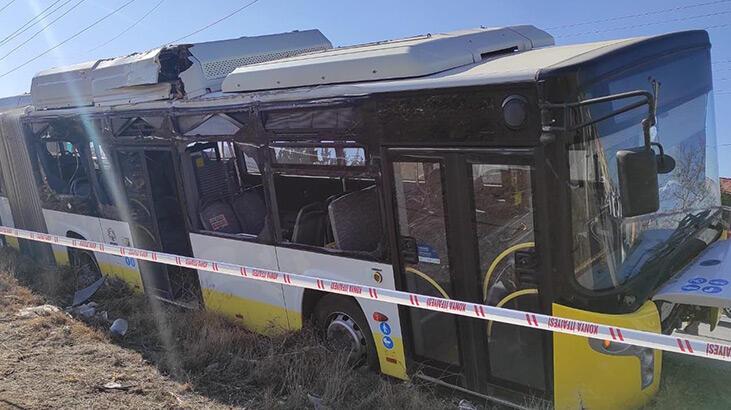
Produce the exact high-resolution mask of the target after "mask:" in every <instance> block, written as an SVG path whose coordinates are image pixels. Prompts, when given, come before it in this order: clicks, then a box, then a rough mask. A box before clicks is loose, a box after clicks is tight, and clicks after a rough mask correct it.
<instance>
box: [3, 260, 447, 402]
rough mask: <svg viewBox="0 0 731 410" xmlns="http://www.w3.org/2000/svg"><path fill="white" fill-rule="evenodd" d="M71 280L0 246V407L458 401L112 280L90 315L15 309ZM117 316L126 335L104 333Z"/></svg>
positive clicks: (310, 342)
mask: <svg viewBox="0 0 731 410" xmlns="http://www.w3.org/2000/svg"><path fill="white" fill-rule="evenodd" d="M73 276H74V275H73V272H71V271H70V269H60V270H44V269H40V268H38V267H37V266H35V265H34V264H33V263H31V262H29V261H27V260H25V259H23V258H22V257H19V256H18V255H17V254H15V253H14V252H10V251H7V250H0V409H3V408H10V409H21V408H22V409H25V408H28V409H43V408H115V409H116V408H257V409H258V408H283V409H287V408H297V409H299V408H316V409H328V408H333V409H334V408H406V409H430V408H434V409H436V408H457V407H458V403H459V400H460V399H459V398H458V397H449V396H445V394H444V393H443V392H441V393H440V394H439V395H438V394H437V392H435V391H434V390H433V387H430V386H425V385H417V384H415V383H407V382H401V381H397V380H394V379H390V378H387V377H383V376H380V375H378V374H376V373H374V372H371V371H368V370H367V369H351V368H350V367H349V366H348V365H347V363H346V358H344V357H340V356H339V355H337V354H334V353H332V352H330V351H328V350H326V349H325V348H324V347H323V346H322V345H321V344H320V343H319V339H318V338H317V337H316V336H315V335H314V334H313V332H311V331H304V332H299V333H297V334H290V335H285V336H282V337H278V338H265V337H261V336H258V335H255V334H252V333H249V332H247V331H245V330H244V329H242V328H241V327H240V326H237V325H235V324H233V323H230V322H228V321H227V320H225V319H223V318H221V317H219V316H216V315H213V314H209V313H206V312H192V311H183V310H180V309H178V308H176V307H171V306H169V305H161V304H159V303H154V301H151V300H148V299H147V298H146V297H145V296H142V295H134V294H131V293H130V292H129V291H128V290H127V289H126V288H125V287H123V286H121V285H119V284H114V283H111V284H108V285H106V286H104V287H102V288H101V289H100V290H99V292H97V294H96V295H94V297H93V300H94V301H95V302H96V303H98V305H97V306H96V309H95V310H96V314H95V315H93V316H92V317H91V318H84V319H83V320H81V317H80V316H79V315H78V314H75V315H73V316H72V315H70V314H68V313H66V312H64V311H63V310H60V311H58V312H41V313H40V314H35V313H30V314H27V315H26V316H19V315H18V313H19V312H21V311H22V310H23V309H24V308H27V307H37V306H41V305H44V304H50V305H53V306H58V307H60V308H61V309H63V307H65V306H68V305H70V297H71V295H72V289H71V288H70V286H73V285H71V284H73V282H74V278H73ZM30 289H33V290H32V291H31V290H30ZM41 295H43V296H41ZM49 309H50V308H49ZM104 312H106V313H104ZM120 317H121V318H125V319H126V320H128V322H129V331H128V333H127V334H126V335H125V336H124V337H121V338H120V337H112V336H111V335H110V332H109V330H108V328H109V325H110V323H111V321H112V320H114V319H116V318H120ZM109 383H116V384H114V385H109ZM105 385H106V387H105Z"/></svg>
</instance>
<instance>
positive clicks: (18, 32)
mask: <svg viewBox="0 0 731 410" xmlns="http://www.w3.org/2000/svg"><path fill="white" fill-rule="evenodd" d="M71 1H73V0H66V2H64V3H63V4H61V5H60V6H58V7H56V8H55V9H53V10H52V11H51V12H49V13H48V14H46V12H47V11H48V10H49V9H50V8H51V7H53V6H55V5H56V4H58V3H60V2H61V0H56V1H54V2H53V3H51V4H50V5H49V6H48V7H46V8H45V9H43V11H41V12H40V13H38V14H37V15H36V16H35V17H33V18H32V19H30V20H28V21H26V22H25V24H23V25H22V26H20V27H18V28H17V29H16V30H15V31H13V32H12V33H10V34H8V35H7V36H5V37H4V38H3V39H2V40H0V46H1V45H3V44H5V43H7V42H9V41H11V40H13V39H15V38H16V37H18V36H19V35H21V34H23V33H25V32H26V31H28V30H29V29H30V28H31V27H33V26H34V25H36V24H38V23H40V22H42V21H43V20H44V19H46V18H48V17H49V16H51V15H52V14H53V13H55V12H57V11H58V10H60V9H61V8H63V7H64V6H65V5H67V4H69V3H71Z"/></svg>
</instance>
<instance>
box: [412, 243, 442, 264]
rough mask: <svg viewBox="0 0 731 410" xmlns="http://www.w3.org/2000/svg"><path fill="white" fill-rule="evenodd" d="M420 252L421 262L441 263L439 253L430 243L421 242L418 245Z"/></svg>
mask: <svg viewBox="0 0 731 410" xmlns="http://www.w3.org/2000/svg"><path fill="white" fill-rule="evenodd" d="M416 248H417V250H418V252H419V262H424V263H433V264H436V265H438V264H440V263H441V262H442V261H441V260H440V259H439V254H438V253H437V251H435V250H434V248H432V247H431V246H429V245H425V244H420V245H418V246H417V247H416Z"/></svg>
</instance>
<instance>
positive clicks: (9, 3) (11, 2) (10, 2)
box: [0, 0, 16, 12]
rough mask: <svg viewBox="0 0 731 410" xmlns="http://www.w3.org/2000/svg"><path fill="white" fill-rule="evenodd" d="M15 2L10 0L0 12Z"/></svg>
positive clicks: (0, 8)
mask: <svg viewBox="0 0 731 410" xmlns="http://www.w3.org/2000/svg"><path fill="white" fill-rule="evenodd" d="M15 1H16V0H10V1H9V2H8V3H7V4H6V5H4V6H2V7H0V12H2V11H3V10H5V9H6V8H8V7H10V5H12V4H13V3H15Z"/></svg>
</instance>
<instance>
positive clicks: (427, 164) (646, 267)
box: [0, 26, 727, 408]
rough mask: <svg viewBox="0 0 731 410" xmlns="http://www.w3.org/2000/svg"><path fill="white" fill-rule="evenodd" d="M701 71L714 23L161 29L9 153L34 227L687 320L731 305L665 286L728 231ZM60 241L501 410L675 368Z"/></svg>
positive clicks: (209, 304)
mask: <svg viewBox="0 0 731 410" xmlns="http://www.w3.org/2000/svg"><path fill="white" fill-rule="evenodd" d="M710 61H711V60H710V42H709V38H708V34H707V33H706V32H705V31H686V32H678V33H670V34H665V35H658V36H651V37H639V38H628V39H620V40H609V41H602V42H595V43H588V44H572V45H563V46H556V45H555V44H554V39H553V37H552V36H551V35H550V34H548V33H547V32H545V31H543V30H540V29H538V28H535V27H533V26H511V27H504V28H479V29H470V30H462V31H457V32H452V33H442V34H427V35H421V36H416V37H410V38H405V39H398V40H389V41H383V42H376V43H370V44H362V45H356V46H349V47H337V48H334V47H333V46H332V44H331V43H330V41H329V40H327V38H325V37H324V36H323V35H322V34H321V33H320V32H319V31H317V30H305V31H297V32H292V33H282V34H274V35H266V36H258V37H243V38H239V39H232V40H224V41H216V42H209V43H198V44H177V45H167V46H164V47H160V48H157V49H154V50H150V51H147V52H144V53H137V54H132V55H129V56H125V57H118V58H112V59H106V60H99V61H92V62H87V63H82V64H77V65H74V66H69V67H59V68H54V69H50V70H46V71H43V72H41V73H39V74H37V75H36V76H35V77H34V78H33V81H32V84H31V99H32V101H31V104H30V105H29V106H28V107H26V108H25V109H22V110H15V111H11V112H7V113H4V114H2V116H0V134H2V135H0V138H2V139H3V140H4V141H6V142H4V144H3V146H4V147H6V148H5V149H4V150H0V161H2V162H3V163H5V164H8V166H3V168H2V170H3V178H4V179H5V181H6V182H12V183H13V186H15V187H18V188H16V189H15V190H9V192H8V198H9V201H10V205H11V206H10V207H11V209H12V210H13V214H14V215H15V221H16V225H18V227H20V228H24V229H30V230H36V231H41V232H48V233H52V234H55V235H63V236H67V237H73V238H78V239H86V240H93V241H99V242H104V243H108V244H121V245H129V246H134V247H137V248H143V249H148V250H153V251H162V252H168V253H173V254H176V255H183V256H192V257H199V258H205V259H209V260H214V261H220V262H228V263H235V264H240V265H246V266H252V267H255V268H256V267H258V268H261V269H262V270H275V271H283V272H291V273H297V274H301V275H308V276H312V277H318V278H328V279H333V280H338V281H344V282H350V283H357V284H362V285H366V286H371V287H377V288H387V289H397V290H402V291H407V292H413V293H418V294H423V295H430V296H438V297H443V298H449V299H455V300H461V301H468V302H479V303H485V304H490V305H494V306H500V307H506V308H513V309H518V310H522V311H528V312H540V313H544V314H550V315H555V316H560V317H563V318H570V319H580V320H585V321H590V322H594V323H605V324H611V325H614V326H618V327H627V328H634V329H638V330H644V331H650V332H657V333H660V332H664V333H670V332H672V331H673V330H674V329H678V328H680V327H682V326H684V324H687V323H694V322H698V321H705V322H708V323H711V324H712V325H715V323H716V322H717V321H718V314H719V308H720V307H719V306H718V301H717V298H716V299H714V298H710V296H711V295H705V294H704V293H703V292H700V291H699V292H696V293H697V294H693V295H691V296H692V298H691V299H687V298H686V299H682V300H680V299H677V298H675V297H674V296H672V295H670V296H668V295H667V292H662V289H663V287H664V286H665V285H667V284H668V283H670V282H671V281H672V280H674V279H675V278H677V275H678V274H679V273H681V272H683V271H684V270H685V269H686V268H687V267H688V266H690V264H691V262H692V261H694V260H696V259H697V258H698V257H699V255H701V254H702V253H703V252H704V251H705V250H706V249H707V248H709V247H711V246H713V244H716V243H725V241H719V240H721V239H725V232H726V229H727V228H726V226H725V223H724V221H723V219H722V217H721V208H720V205H721V203H720V192H719V178H718V166H717V153H716V149H717V146H716V140H715V131H714V109H713V92H712V91H713V90H712V78H711V62H710ZM7 141H10V142H13V143H12V144H11V143H10V142H7ZM6 185H9V184H7V183H6ZM19 187H26V188H28V187H37V188H38V189H37V190H36V189H24V190H23V189H20V188H19ZM46 251H47V252H51V254H52V257H53V259H55V261H56V263H58V264H72V265H76V266H77V267H79V268H80V269H79V271H80V272H81V273H79V275H80V276H83V277H80V278H79V279H78V283H79V286H87V285H88V284H90V283H92V282H94V281H96V280H98V279H99V277H100V276H101V275H104V276H109V277H116V278H118V279H121V280H123V281H125V282H126V283H128V284H129V286H130V287H132V288H133V289H135V290H137V291H138V292H144V293H146V294H148V295H150V296H151V297H155V298H159V299H162V300H166V301H169V302H171V303H176V304H180V305H183V306H187V307H190V308H194V309H208V310H211V311H215V312H220V313H221V314H224V315H226V316H228V317H230V318H231V319H232V320H234V321H236V322H238V323H240V324H241V325H242V326H245V327H246V328H248V329H251V330H253V331H255V332H259V333H262V334H276V333H281V332H289V331H297V330H299V329H301V328H302V327H303V325H304V324H305V323H306V322H307V321H312V322H313V323H315V324H316V326H318V327H319V328H320V329H321V330H322V332H323V335H324V337H325V339H326V340H327V341H328V342H329V343H332V344H333V345H336V346H341V347H343V348H345V349H348V351H349V352H350V358H351V359H352V361H353V364H356V365H364V366H369V367H371V368H373V369H375V370H377V371H380V372H382V373H384V374H386V375H390V376H393V377H396V378H401V379H409V378H414V377H417V378H423V379H426V380H429V381H432V382H434V383H439V384H441V385H445V386H450V387H453V388H456V389H458V390H461V391H464V392H470V393H471V394H475V395H478V396H481V397H487V398H492V399H496V400H500V402H502V403H512V404H514V405H517V406H520V405H522V404H524V403H525V402H526V400H528V398H532V399H530V400H536V399H535V398H537V400H539V401H540V400H546V401H550V402H552V403H553V405H554V406H555V407H556V408H627V407H639V406H642V405H643V404H645V403H647V402H648V401H649V400H650V399H651V398H652V397H653V396H654V395H655V394H656V392H657V391H658V386H659V383H660V377H661V369H662V354H661V352H660V351H659V350H652V349H647V348H639V347H633V346H628V345H625V344H622V343H616V342H609V341H598V340H594V339H591V338H586V337H579V336H573V335H566V334H561V333H555V334H552V333H548V332H542V331H539V330H536V329H530V328H523V327H518V326H512V325H507V324H503V323H492V322H485V321H481V320H477V319H471V318H465V317H459V316H454V315H449V314H446V313H439V312H433V311H425V310H421V309H415V308H408V307H398V306H395V305H392V304H388V303H383V302H378V301H372V300H362V299H358V298H351V297H346V296H342V295H336V294H331V293H327V292H320V291H315V290H310V289H300V288H295V287H289V286H284V285H280V284H274V283H263V282H253V281H248V280H246V279H243V278H234V277H231V276H226V275H222V274H218V273H216V272H209V271H206V270H193V269H188V268H180V267H173V266H161V265H156V264H153V263H148V262H143V261H137V260H135V259H133V258H122V257H118V256H111V255H106V254H101V253H93V252H88V251H83V250H77V249H65V248H63V247H59V246H55V245H54V246H52V248H51V249H50V251H49V250H48V249H47V248H46ZM707 296H708V297H707ZM688 300H691V302H688Z"/></svg>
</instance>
